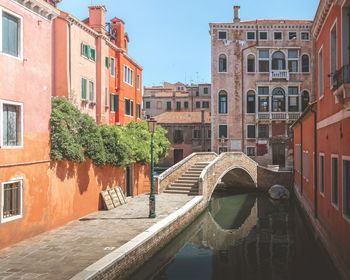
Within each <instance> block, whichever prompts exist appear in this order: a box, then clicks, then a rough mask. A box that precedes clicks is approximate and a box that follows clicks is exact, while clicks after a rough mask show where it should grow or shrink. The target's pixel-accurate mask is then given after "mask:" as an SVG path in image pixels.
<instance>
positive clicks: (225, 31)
mask: <svg viewBox="0 0 350 280" xmlns="http://www.w3.org/2000/svg"><path fill="white" fill-rule="evenodd" d="M220 32H224V33H226V38H225V39H220V38H219V33H220ZM227 39H228V33H227V30H218V40H220V41H224V40H227Z"/></svg>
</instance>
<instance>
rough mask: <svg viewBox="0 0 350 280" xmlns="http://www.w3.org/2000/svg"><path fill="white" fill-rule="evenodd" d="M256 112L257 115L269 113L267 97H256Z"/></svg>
mask: <svg viewBox="0 0 350 280" xmlns="http://www.w3.org/2000/svg"><path fill="white" fill-rule="evenodd" d="M258 98H259V100H258V111H259V113H265V112H269V97H268V96H259V97H258Z"/></svg>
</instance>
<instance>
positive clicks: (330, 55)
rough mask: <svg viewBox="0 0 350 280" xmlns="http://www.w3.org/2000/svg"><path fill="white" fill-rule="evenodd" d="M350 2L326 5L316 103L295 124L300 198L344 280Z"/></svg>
mask: <svg viewBox="0 0 350 280" xmlns="http://www.w3.org/2000/svg"><path fill="white" fill-rule="evenodd" d="M349 11H350V1H349V0H346V1H344V0H341V1H337V0H330V1H329V0H328V1H326V0H322V1H320V4H319V7H318V10H317V13H316V17H315V20H314V24H313V26H312V37H313V38H315V50H314V57H316V61H315V62H316V63H315V93H316V94H315V98H316V100H315V102H314V103H313V104H312V105H310V106H309V107H308V108H307V110H306V111H305V112H304V113H303V115H302V116H301V117H300V118H299V119H298V120H297V121H296V122H295V123H294V124H293V128H294V161H295V164H294V170H295V171H294V175H295V176H294V179H295V185H294V186H295V193H296V195H297V197H298V198H299V200H300V201H301V204H302V206H303V207H304V209H305V210H306V212H307V213H308V216H309V218H310V220H311V221H312V224H313V226H314V228H315V231H316V233H317V236H318V237H319V238H320V240H321V241H322V242H323V244H324V245H325V248H326V249H327V250H328V252H329V254H330V256H331V257H332V259H333V261H334V263H335V265H336V266H337V267H338V269H339V271H340V272H341V275H342V276H343V279H348V278H349V275H350V240H349V233H350V145H349V144H350V90H349V89H350V71H349V70H350V66H349V65H350V51H349V45H350V35H349V34H350V33H349V30H350V29H349V28H350V25H349V23H350V16H349V15H350V13H349Z"/></svg>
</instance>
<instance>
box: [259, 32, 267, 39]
mask: <svg viewBox="0 0 350 280" xmlns="http://www.w3.org/2000/svg"><path fill="white" fill-rule="evenodd" d="M261 33H266V35H267V36H266V39H261V38H260V34H261ZM268 40H269V32H268V31H259V41H268Z"/></svg>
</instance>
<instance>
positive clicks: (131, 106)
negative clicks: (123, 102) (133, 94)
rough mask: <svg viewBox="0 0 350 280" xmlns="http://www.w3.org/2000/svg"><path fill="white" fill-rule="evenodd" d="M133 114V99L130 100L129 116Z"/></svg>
mask: <svg viewBox="0 0 350 280" xmlns="http://www.w3.org/2000/svg"><path fill="white" fill-rule="evenodd" d="M133 115H134V101H132V100H131V101H130V116H133Z"/></svg>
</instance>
